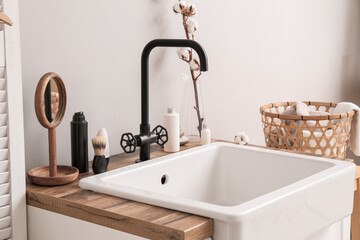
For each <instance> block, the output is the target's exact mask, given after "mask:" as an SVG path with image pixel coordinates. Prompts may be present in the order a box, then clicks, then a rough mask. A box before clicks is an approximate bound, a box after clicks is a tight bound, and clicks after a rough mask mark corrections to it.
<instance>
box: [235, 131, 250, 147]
mask: <svg viewBox="0 0 360 240" xmlns="http://www.w3.org/2000/svg"><path fill="white" fill-rule="evenodd" d="M234 141H235V143H237V144H239V145H247V144H248V143H249V142H250V139H249V137H248V135H246V133H244V132H239V133H237V134H236V135H235V138H234Z"/></svg>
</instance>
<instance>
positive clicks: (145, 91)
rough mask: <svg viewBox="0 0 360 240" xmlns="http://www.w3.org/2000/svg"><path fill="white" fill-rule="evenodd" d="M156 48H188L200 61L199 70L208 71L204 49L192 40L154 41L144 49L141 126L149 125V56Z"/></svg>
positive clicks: (142, 60)
mask: <svg viewBox="0 0 360 240" xmlns="http://www.w3.org/2000/svg"><path fill="white" fill-rule="evenodd" d="M156 47H189V48H192V49H194V50H195V51H196V53H197V54H198V56H199V60H200V70H201V71H204V72H205V71H207V70H208V61H207V56H206V52H205V50H204V48H203V47H202V46H201V45H200V44H199V43H198V42H196V41H194V40H187V39H154V40H152V41H150V42H149V43H148V44H146V46H145V47H144V50H143V52H142V55H141V124H149V56H150V53H151V50H153V49H154V48H156Z"/></svg>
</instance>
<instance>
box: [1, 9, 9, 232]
mask: <svg viewBox="0 0 360 240" xmlns="http://www.w3.org/2000/svg"><path fill="white" fill-rule="evenodd" d="M1 5H2V2H1ZM1 11H2V8H1ZM5 72H6V64H5V35H4V27H3V26H2V24H1V27H0V81H1V82H2V84H1V87H0V119H1V120H0V122H1V123H0V142H1V144H0V145H1V146H0V239H9V238H10V237H11V211H10V209H11V202H10V200H11V193H10V178H9V171H10V161H9V150H8V142H9V141H8V115H7V112H8V111H7V104H6V103H7V94H6V91H7V89H6V78H5Z"/></svg>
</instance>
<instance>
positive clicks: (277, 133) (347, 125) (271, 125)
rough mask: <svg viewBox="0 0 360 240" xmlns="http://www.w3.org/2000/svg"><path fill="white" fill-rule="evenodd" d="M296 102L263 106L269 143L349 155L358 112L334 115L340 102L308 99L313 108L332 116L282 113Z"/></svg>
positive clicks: (276, 146) (283, 146)
mask: <svg viewBox="0 0 360 240" xmlns="http://www.w3.org/2000/svg"><path fill="white" fill-rule="evenodd" d="M294 103H295V102H279V103H271V104H267V105H264V106H262V107H261V108H260V113H261V119H262V123H263V130H264V135H265V142H266V146H268V147H275V148H282V149H289V150H295V151H299V152H301V153H310V154H314V155H321V156H324V157H331V158H341V159H343V158H345V156H346V148H347V146H348V143H349V139H350V130H351V122H352V120H353V116H354V114H355V111H351V112H348V113H343V114H330V112H331V110H332V109H334V108H335V107H336V103H325V102H304V103H306V104H307V105H308V106H309V108H310V110H316V111H323V112H327V113H329V115H322V116H295V115H284V114H281V113H282V112H283V111H284V110H286V109H287V108H288V107H290V106H291V105H293V104H294Z"/></svg>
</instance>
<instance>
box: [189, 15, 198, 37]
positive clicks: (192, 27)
mask: <svg viewBox="0 0 360 240" xmlns="http://www.w3.org/2000/svg"><path fill="white" fill-rule="evenodd" d="M186 25H187V31H188V33H189V34H194V32H195V31H196V30H197V29H198V27H199V24H198V22H197V21H196V20H195V19H193V18H189V19H188V20H187V21H186Z"/></svg>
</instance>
